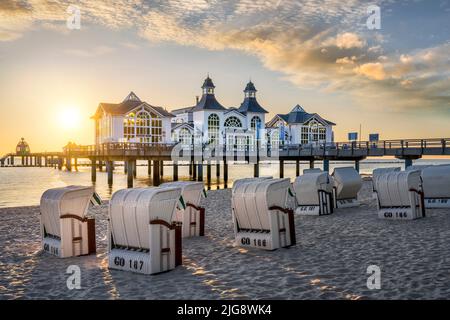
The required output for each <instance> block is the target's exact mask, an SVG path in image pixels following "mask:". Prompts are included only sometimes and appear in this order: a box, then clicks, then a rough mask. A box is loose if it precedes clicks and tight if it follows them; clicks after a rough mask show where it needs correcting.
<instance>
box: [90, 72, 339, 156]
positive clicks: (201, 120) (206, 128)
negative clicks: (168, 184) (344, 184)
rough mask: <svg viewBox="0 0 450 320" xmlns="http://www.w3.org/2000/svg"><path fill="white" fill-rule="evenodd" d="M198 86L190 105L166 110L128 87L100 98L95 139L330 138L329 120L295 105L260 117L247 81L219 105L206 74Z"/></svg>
mask: <svg viewBox="0 0 450 320" xmlns="http://www.w3.org/2000/svg"><path fill="white" fill-rule="evenodd" d="M201 88H202V96H201V98H200V99H198V98H197V102H196V104H195V105H194V106H189V107H184V108H179V109H175V110H173V111H172V112H168V111H166V110H165V109H164V108H162V107H155V106H152V105H150V104H148V103H146V102H143V101H141V100H140V99H139V98H138V97H137V96H136V95H135V94H134V93H133V92H131V93H130V94H129V95H128V96H127V97H126V98H125V99H124V101H122V102H121V103H117V104H113V103H100V104H99V106H98V107H97V111H96V112H95V114H94V115H93V116H92V119H94V120H95V141H96V143H97V144H100V143H105V142H139V143H181V144H182V145H186V146H191V145H192V144H195V145H219V144H226V145H227V147H228V148H237V149H244V148H246V147H247V146H256V142H257V141H260V143H261V145H265V144H267V143H269V144H270V145H272V146H278V145H280V144H310V143H326V142H331V141H333V130H332V127H333V126H334V125H335V124H334V123H333V122H331V121H328V120H325V119H324V118H322V117H321V116H319V115H318V114H317V113H308V112H306V111H305V110H304V109H303V108H302V107H301V106H299V105H297V106H295V107H294V109H292V111H291V112H290V113H288V114H277V115H275V116H274V117H273V118H272V119H271V120H270V121H269V122H268V123H266V114H267V113H268V112H267V110H266V109H264V107H262V106H261V105H260V104H259V103H258V101H257V99H256V92H257V90H256V88H255V85H254V84H253V82H251V81H250V82H249V83H248V84H247V86H246V87H245V89H244V100H243V101H242V103H241V105H240V106H239V107H231V108H225V107H224V106H223V105H222V104H221V103H220V102H219V101H218V100H217V99H216V96H215V85H214V83H213V81H212V79H211V78H210V77H209V76H208V77H207V78H206V79H205V81H204V82H203V85H202V87H201Z"/></svg>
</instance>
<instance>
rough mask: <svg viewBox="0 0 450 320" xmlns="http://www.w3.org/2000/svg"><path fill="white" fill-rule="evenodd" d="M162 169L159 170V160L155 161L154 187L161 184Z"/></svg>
mask: <svg viewBox="0 0 450 320" xmlns="http://www.w3.org/2000/svg"><path fill="white" fill-rule="evenodd" d="M160 173H161V169H160V168H159V160H153V186H155V187H157V186H159V185H160V184H161V176H160Z"/></svg>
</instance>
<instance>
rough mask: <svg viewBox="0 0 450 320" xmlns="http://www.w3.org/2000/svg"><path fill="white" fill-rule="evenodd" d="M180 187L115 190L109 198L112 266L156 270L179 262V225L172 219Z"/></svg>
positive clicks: (114, 267)
mask: <svg viewBox="0 0 450 320" xmlns="http://www.w3.org/2000/svg"><path fill="white" fill-rule="evenodd" d="M180 196H181V188H168V187H166V188H161V187H151V188H135V189H123V190H119V191H116V192H115V193H114V194H113V195H112V197H111V200H110V202H109V225H108V235H109V244H108V252H109V257H108V258H109V262H108V266H109V268H111V269H118V270H126V271H133V272H137V273H144V274H155V273H159V272H163V271H168V270H171V269H174V268H175V267H176V266H177V265H179V264H181V259H182V256H181V249H182V248H181V225H180V224H179V223H177V222H174V221H173V217H174V213H175V210H176V206H177V204H178V203H179V201H180Z"/></svg>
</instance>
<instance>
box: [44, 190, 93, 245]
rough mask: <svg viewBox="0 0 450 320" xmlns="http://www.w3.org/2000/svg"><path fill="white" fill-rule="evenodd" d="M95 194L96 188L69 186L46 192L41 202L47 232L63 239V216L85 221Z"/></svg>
mask: <svg viewBox="0 0 450 320" xmlns="http://www.w3.org/2000/svg"><path fill="white" fill-rule="evenodd" d="M93 193H94V188H93V187H86V186H67V187H62V188H54V189H49V190H47V191H45V192H44V193H43V194H42V197H41V201H40V210H41V219H42V224H43V226H44V228H45V231H46V232H47V233H49V234H52V235H54V236H58V237H61V234H60V233H61V222H60V218H61V216H64V215H73V216H77V217H79V218H81V219H83V218H84V217H85V215H86V213H87V211H88V208H89V202H90V199H91V197H92V195H93Z"/></svg>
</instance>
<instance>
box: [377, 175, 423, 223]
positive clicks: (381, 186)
mask: <svg viewBox="0 0 450 320" xmlns="http://www.w3.org/2000/svg"><path fill="white" fill-rule="evenodd" d="M421 185H422V180H421V178H420V171H391V172H385V173H383V174H381V175H380V176H379V177H378V178H377V190H376V193H377V198H378V217H379V218H382V219H402V220H412V219H418V218H423V217H425V207H424V197H423V192H422V189H421Z"/></svg>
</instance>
